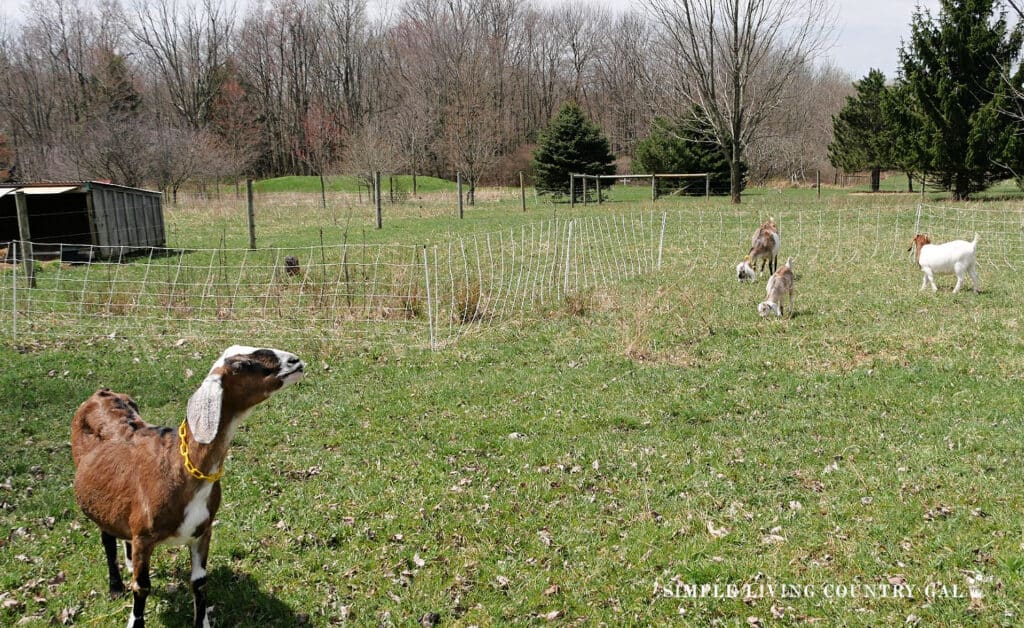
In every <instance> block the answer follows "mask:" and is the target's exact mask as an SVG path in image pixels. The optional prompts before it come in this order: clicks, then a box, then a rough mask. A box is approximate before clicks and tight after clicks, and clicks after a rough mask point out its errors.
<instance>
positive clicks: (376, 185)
mask: <svg viewBox="0 0 1024 628" xmlns="http://www.w3.org/2000/svg"><path fill="white" fill-rule="evenodd" d="M373 202H374V203H375V204H376V206H377V228H378V229H383V228H384V211H383V209H382V208H381V203H380V170H376V171H374V173H373Z"/></svg>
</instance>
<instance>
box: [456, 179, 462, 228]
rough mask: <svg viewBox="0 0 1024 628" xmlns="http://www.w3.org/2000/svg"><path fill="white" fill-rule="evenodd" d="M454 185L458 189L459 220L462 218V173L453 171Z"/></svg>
mask: <svg viewBox="0 0 1024 628" xmlns="http://www.w3.org/2000/svg"><path fill="white" fill-rule="evenodd" d="M455 185H456V187H458V189H459V220H462V173H461V172H456V173H455Z"/></svg>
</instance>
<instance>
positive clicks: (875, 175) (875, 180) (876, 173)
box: [871, 166, 882, 192]
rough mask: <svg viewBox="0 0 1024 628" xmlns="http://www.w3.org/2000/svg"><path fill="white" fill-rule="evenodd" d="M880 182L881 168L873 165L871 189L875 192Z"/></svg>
mask: <svg viewBox="0 0 1024 628" xmlns="http://www.w3.org/2000/svg"><path fill="white" fill-rule="evenodd" d="M881 184H882V169H881V168H879V167H878V166H875V167H874V168H872V169H871V191H872V192H877V191H878V189H879V188H880V187H881Z"/></svg>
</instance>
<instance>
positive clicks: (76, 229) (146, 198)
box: [0, 181, 167, 259]
mask: <svg viewBox="0 0 1024 628" xmlns="http://www.w3.org/2000/svg"><path fill="white" fill-rule="evenodd" d="M17 192H24V193H25V201H26V206H27V210H28V222H29V231H30V235H31V241H32V242H33V243H36V244H39V245H44V246H39V247H37V248H38V249H43V250H46V249H49V250H50V251H55V250H56V251H59V254H61V255H62V256H65V255H68V254H69V253H70V254H71V255H72V256H80V257H81V258H84V259H91V258H93V257H100V258H104V259H110V258H118V257H121V256H125V255H131V254H135V253H141V252H143V251H149V250H150V249H152V248H154V247H163V246H166V244H167V236H166V233H165V231H164V213H163V205H162V194H160V192H154V191H152V190H143V189H139V188H130V187H125V186H121V185H113V184H110V183H102V182H99V181H77V182H68V183H14V184H2V185H0V243H2V242H10V241H12V240H20V239H22V238H21V234H20V230H19V228H18V210H17V204H16V197H17ZM45 245H52V246H45ZM58 245H59V246H58ZM76 245H77V246H76ZM51 254H52V253H51ZM38 256H39V251H37V257H38Z"/></svg>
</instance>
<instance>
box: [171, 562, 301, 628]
mask: <svg viewBox="0 0 1024 628" xmlns="http://www.w3.org/2000/svg"><path fill="white" fill-rule="evenodd" d="M182 575H183V576H184V582H186V583H187V582H188V574H187V573H183V574H182ZM208 583H209V584H207V586H206V595H207V599H208V600H209V603H210V604H211V605H212V606H213V612H212V613H211V614H210V615H211V618H212V619H213V624H214V625H217V626H305V625H308V624H309V619H308V617H307V616H305V615H299V614H297V613H296V612H295V611H294V610H293V609H292V608H291V607H290V606H288V605H287V604H285V603H284V602H282V601H281V600H279V599H277V598H276V597H274V596H273V595H272V594H270V593H268V592H267V591H265V590H263V589H262V588H261V587H260V583H259V582H257V581H256V579H254V578H253V577H252V576H250V575H248V574H243V573H235V572H233V571H232V570H231V569H229V568H227V567H218V568H217V569H214V570H213V571H211V572H210V573H209V580H208ZM154 593H155V594H156V595H160V594H159V593H157V589H154ZM167 597H168V598H169V599H168V600H167V601H168V604H166V605H163V608H162V610H161V612H160V623H161V624H162V625H164V626H172V627H178V626H191V625H192V612H193V610H192V592H191V591H190V590H189V587H188V585H187V584H185V586H183V587H180V588H179V589H178V590H177V591H175V592H174V593H173V594H169V595H167Z"/></svg>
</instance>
